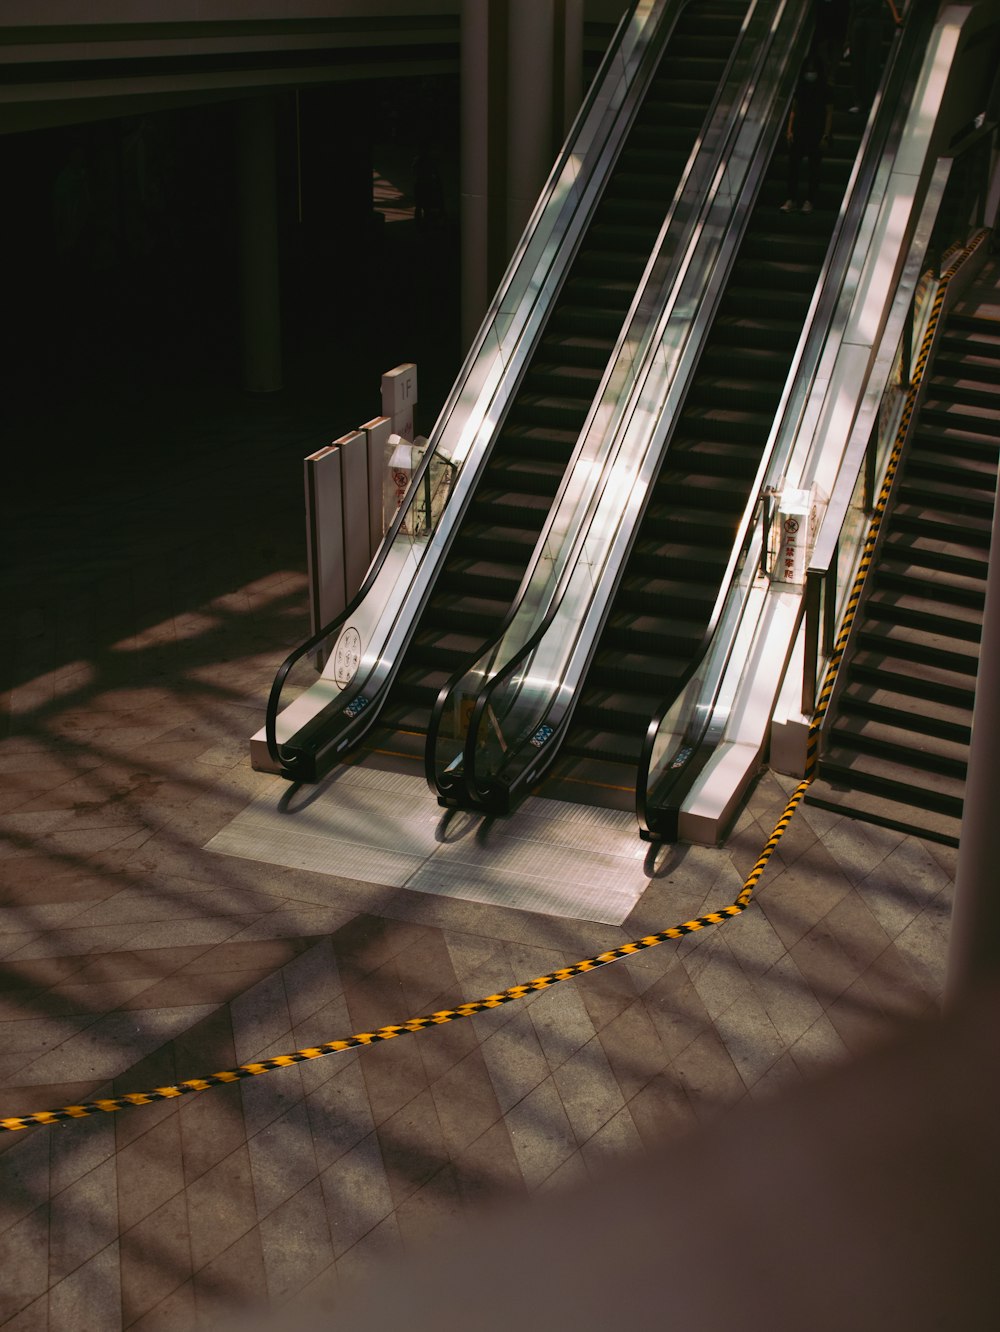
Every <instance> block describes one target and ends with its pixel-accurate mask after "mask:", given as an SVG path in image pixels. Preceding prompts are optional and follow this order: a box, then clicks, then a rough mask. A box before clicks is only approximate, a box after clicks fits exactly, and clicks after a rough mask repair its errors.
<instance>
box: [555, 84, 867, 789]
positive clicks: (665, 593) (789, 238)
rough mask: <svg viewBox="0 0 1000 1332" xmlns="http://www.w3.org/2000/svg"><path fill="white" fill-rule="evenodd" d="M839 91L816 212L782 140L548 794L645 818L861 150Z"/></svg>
mask: <svg viewBox="0 0 1000 1332" xmlns="http://www.w3.org/2000/svg"><path fill="white" fill-rule="evenodd" d="M845 73H846V71H845ZM833 92H834V106H835V113H834V121H833V132H832V135H831V142H830V145H829V147H828V150H827V152H826V154H825V157H824V160H823V166H822V177H821V186H820V190H819V195H818V198H816V199H814V200H813V201H812V202H813V205H814V208H813V211H812V212H811V213H803V212H801V211H798V210H795V211H793V212H788V213H785V212H782V211H781V205H782V203H783V201H784V200H785V197H786V188H787V187H786V173H787V155H786V152H785V144H784V136H783V134H782V133H780V132H779V133H778V137H777V146H776V149H775V152H774V154H773V156H772V160H771V163H770V166H769V168H768V170H767V172H766V175H765V177H764V180H763V182H762V184H761V189H760V192H759V195H758V198H757V201H756V204H755V207H754V210H753V213H752V215H751V218H750V221H749V223H748V226H747V230H746V232H745V235H744V238H743V241H742V243H741V246H740V249H739V252H738V254H737V258H736V261H735V264H734V266H733V269H732V272H731V275H730V278H729V281H728V284H727V286H726V289H725V291H724V293H723V295H722V298H721V301H720V304H719V307H718V312H717V314H716V317H715V320H714V322H713V325H712V328H711V330H710V332H709V335H708V339H707V341H706V345H705V349H704V351H703V353H702V356H701V359H700V362H699V367H698V371H697V373H696V375H695V378H694V380H693V382H692V385H691V388H690V390H689V392H688V395H687V398H686V400H685V403H684V406H683V408H682V410H681V413H680V416H679V418H678V422H677V426H676V428H675V431H674V435H673V438H672V441H671V444H670V446H669V450H668V453H667V457H666V460H665V462H664V465H663V467H662V469H661V472H660V474H659V476H658V478H657V480H656V483H655V485H654V487H653V490H652V493H651V496H650V499H649V503H648V507H647V509H646V512H645V515H644V517H643V519H642V521H641V524H640V527H639V531H638V533H637V536H636V541H635V545H634V547H633V551H632V554H631V556H630V558H629V561H628V563H627V565H626V568H625V571H624V574H623V576H622V580H621V584H620V586H619V588H618V591H617V594H616V596H615V599H614V602H613V604H612V607H611V610H610V612H609V616H608V620H607V622H606V624H605V626H604V630H603V633H602V636H601V638H600V639H599V641H598V644H597V647H596V651H595V654H594V657H593V660H592V662H591V666H590V670H589V673H588V675H587V677H586V679H585V681H584V685H583V688H582V691H581V694H580V698H579V701H578V704H577V708H576V711H575V713H574V716H573V721H572V723H571V726H570V729H569V731H568V734H567V737H566V740H565V742H564V744H563V748H562V752H561V754H560V757H559V759H558V760H557V761H556V763H555V764H554V765H553V767H552V769H551V772H550V775H549V777H548V779H547V780H546V781H545V782H544V783H543V784H542V786H541V788H540V789H541V793H542V794H547V795H550V796H560V797H563V798H567V799H575V800H579V801H583V802H587V803H593V804H601V805H608V806H612V807H617V808H621V809H632V808H634V802H635V796H634V792H635V781H636V766H637V762H638V759H639V755H640V750H641V747H642V742H643V737H644V735H645V732H646V728H647V725H648V724H649V720H650V718H651V717H652V715H653V713H654V712H655V711H656V709H657V707H658V706H659V705H660V704H661V703H662V702H663V701H664V699H666V698H667V697H669V696H670V695H671V693H673V692H676V689H677V688H678V687H679V685H680V684H681V682H682V678H683V676H684V674H685V671H686V670H688V668H689V667H690V664H691V662H692V659H693V657H694V654H695V652H696V650H697V649H698V647H699V645H700V644H701V642H702V639H703V637H704V634H705V631H706V627H707V624H708V620H709V617H710V614H711V609H712V606H713V603H714V601H715V598H716V595H717V593H718V591H719V585H720V578H721V576H722V573H723V571H724V568H725V565H726V562H727V559H728V557H729V554H730V551H731V548H732V543H733V541H734V539H735V536H736V531H737V527H738V524H739V520H740V517H741V516H742V513H743V510H744V506H745V505H746V502H747V499H748V496H749V490H750V486H751V484H752V482H753V478H754V475H755V473H756V471H757V467H758V465H759V463H760V460H761V457H762V454H763V450H764V446H765V444H766V442H767V438H768V434H769V432H770V429H771V425H772V421H773V419H774V416H775V412H776V410H777V407H778V404H779V400H780V396H781V391H782V388H783V385H784V382H785V378H786V376H787V374H788V371H789V368H790V365H791V361H792V357H793V353H794V350H795V346H796V344H797V342H798V339H799V336H800V334H801V332H802V329H803V325H804V322H805V318H806V314H807V311H808V307H809V304H810V300H811V298H812V294H813V290H814V287H815V285H816V282H817V280H818V278H819V274H820V270H821V268H822V265H823V260H824V258H825V255H826V251H827V248H828V245H829V242H830V238H831V235H832V233H833V228H834V224H835V222H836V218H837V213H838V211H839V209H840V204H841V201H842V199H843V195H844V191H845V189H846V186H847V182H848V179H849V176H850V171H851V167H852V165H853V162H854V157H855V155H856V152H857V149H858V145H859V143H860V138H861V131H862V124H861V118H860V117H859V116H857V115H851V114H850V113H849V112H848V110H847V107H848V105H849V102H850V93H849V89H848V87H847V86H845V80H844V78H840V80H839V82H838V85H837V86H835V88H834V90H833ZM775 128H776V130H778V129H779V127H775ZM780 128H781V129H783V126H782V127H780Z"/></svg>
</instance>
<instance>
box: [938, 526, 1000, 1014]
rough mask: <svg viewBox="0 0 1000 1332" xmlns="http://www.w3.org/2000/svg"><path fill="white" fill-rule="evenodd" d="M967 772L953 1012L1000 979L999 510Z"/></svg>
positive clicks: (949, 993)
mask: <svg viewBox="0 0 1000 1332" xmlns="http://www.w3.org/2000/svg"><path fill="white" fill-rule="evenodd" d="M992 543H993V544H992V547H991V549H992V552H993V557H994V558H993V561H992V562H991V567H990V574H989V578H988V581H987V584H986V605H985V608H984V611H983V638H982V644H981V646H980V650H979V673H978V677H977V680H976V703H975V707H974V709H973V722H972V743H971V745H970V747H969V772H968V777H967V779H966V786H965V809H964V812H963V815H962V832H961V844H960V846H959V849H958V872H957V875H956V878H955V904H954V906H953V908H952V917H951V941H950V947H949V954H948V979H947V984H946V987H945V999H946V1002H947V1003H948V1005H949V1006H951V1007H954V1006H955V1005H956V1004H957V1003H958V1001H959V1000H961V999H962V998H963V997H964V996H965V995H966V994H967V993H968V991H969V990H970V989H972V988H973V987H974V986H976V985H977V983H980V982H983V981H987V980H989V979H991V978H992V979H994V980H995V979H996V978H997V977H998V976H1000V818H998V817H997V757H996V756H997V754H998V753H1000V571H998V569H997V567H996V560H997V558H998V557H1000V503H998V504H997V505H996V507H995V509H994V512H993V536H992Z"/></svg>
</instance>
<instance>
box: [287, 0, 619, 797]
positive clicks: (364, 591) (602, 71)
mask: <svg viewBox="0 0 1000 1332" xmlns="http://www.w3.org/2000/svg"><path fill="white" fill-rule="evenodd" d="M638 3H639V0H633V4H632V5H631V6H630V7H629V9H628V10H627V11H626V12H625V13H624V14H623V15H622V16H621V18H620V19H619V21H618V24H617V26H616V28H615V32H614V35H613V37H612V39H611V41H610V42H609V43H608V46H607V49H606V50H605V53H604V55H603V57H602V59H601V62H600V65H599V66H598V69H597V73H596V74H595V76H594V78H593V80H592V81H591V84H590V86H589V88H588V90H587V93H586V96H585V97H584V99H583V102H582V104H581V106H580V109H579V111H578V112H577V115H576V118H575V120H574V124H573V128H572V129H571V131H570V134H569V136H568V137H567V140H566V143H565V144H564V145H563V148H562V150H561V152H560V154H559V156H558V158H557V160H556V163H555V166H554V167H553V170H552V172H551V173H550V175H549V180H548V182H547V187H546V189H545V190H543V192H542V195H541V196H540V197H539V200H538V203H537V204H536V206H535V209H534V212H533V215H532V220H533V218H534V216H535V215H536V214H537V213H538V212H539V211H540V210H541V209H542V207H543V204H544V201H545V200H546V199H547V198H548V197H549V196H550V194H551V191H552V188H553V182H554V181H557V180H558V179H559V178H560V173H561V171H562V169H563V167H564V165H565V161H566V158H567V156H568V155H569V153H570V152H571V151H572V145H573V143H574V140H575V135H576V131H577V128H578V127H579V126H580V125H582V124H584V123H585V122H586V119H587V117H588V115H589V114H590V113H591V111H592V110H593V106H594V103H595V102H596V100H597V97H598V95H599V93H600V92H601V90H602V88H603V85H604V81H605V79H606V78H607V76H608V73H609V70H610V67H611V64H612V62H613V60H614V59H615V56H616V53H617V51H618V48H619V46H620V44H621V40H622V37H623V34H624V33H625V31H626V30H627V27H628V25H629V23H630V22H631V20H632V18H633V16H634V13H635V10H636V8H637V6H638ZM529 226H530V223H529ZM515 259H516V252H515V256H514V257H513V258H512V260H511V264H510V265H509V267H508V271H507V273H506V274H505V276H504V279H503V280H502V281H501V283H500V287H499V288H498V290H497V293H496V295H495V296H494V298H493V301H492V302H491V306H490V310H489V311H488V312H487V316H486V318H485V319H484V321H483V325H482V327H481V329H480V332H479V336H477V338H476V339H475V341H474V342H473V344H472V346H471V347H470V349H469V352H468V354H467V356H466V358H465V362H464V364H463V367H462V370H461V371H460V373H459V375H458V378H457V380H456V383H455V386H454V387H453V389H452V392H451V394H450V395H449V400H448V402H447V403H446V404H445V408H444V410H443V411H442V413H441V417H440V419H441V420H447V419H449V418H450V414H451V412H452V411H453V410H454V407H455V405H456V403H457V401H458V399H459V397H460V392H461V387H462V385H463V384H464V382H465V380H466V378H467V372H468V370H469V368H470V367H471V366H472V365H473V364H474V363H475V359H476V357H477V355H478V354H479V352H480V351H481V348H482V343H483V337H484V334H485V331H486V330H487V329H488V328H490V327H491V326H492V319H491V316H493V315H494V314H495V313H496V311H498V310H499V309H500V306H501V304H502V300H503V296H504V293H505V291H506V289H507V287H508V285H509V282H510V280H511V277H512V273H513V271H514V267H515V263H514V261H515ZM434 433H437V431H436V429H435V432H434ZM436 450H437V441H435V440H434V439H433V435H432V441H431V443H429V444H428V446H427V448H426V449H425V451H424V456H423V458H422V459H421V460H420V464H419V465H418V467H417V470H416V471H415V472H414V474H413V476H412V478H411V482H410V487H409V489H408V490H407V493H406V495H405V496H404V499H403V502H402V503H401V504H400V506H399V509H398V511H397V513H396V516H395V518H394V519H393V522H392V523H391V524H390V526H389V529H388V531H387V532H386V534H385V536H384V537H383V539H382V543H381V545H380V547H379V550H378V553H377V555H376V557H375V560H374V561H373V563H372V564H371V566H370V567H369V569H368V572H367V574H366V575H365V579H364V582H363V583H362V585H361V587H360V588H359V589H358V591H357V592H356V593H355V595H354V597H352V598H351V600H350V602H349V603H348V605H347V607H346V608H345V609H344V610H343V611H342V612H340V614H339V615H337V616H336V617H335V618H334V619H333V620H331V621H330V622H329V623H328V624H326V625H324V626H323V627H322V628H321V629H319V630H317V631H316V633H314V634H313V635H312V636H311V637H310V638H308V639H307V640H306V641H305V642H304V643H301V644H300V645H299V646H298V647H297V648H296V649H295V650H294V651H293V652H291V653H290V654H289V655H288V656H287V657H286V658H285V660H284V661H283V662H282V663H281V665H280V666H279V667H278V670H277V672H276V674H275V677H274V681H273V683H272V685H271V690H270V693H269V694H268V701H267V709H266V712H265V719H264V733H265V740H266V744H267V752H268V755H269V756H270V758H271V761H272V763H274V764H276V765H277V766H278V767H279V768H280V769H281V770H282V771H283V772H285V773H287V774H288V775H290V776H295V775H296V772H295V769H296V767H297V766H301V758H300V757H299V756H298V755H287V756H286V755H283V754H282V753H281V746H280V745H279V743H278V738H277V717H278V704H279V703H280V700H281V694H282V691H283V689H284V685H285V681H286V680H287V678H288V675H289V673H290V671H291V670H292V669H293V668H294V666H295V665H296V663H297V662H299V661H301V660H302V658H303V657H305V656H307V655H308V653H310V652H312V651H313V650H315V649H316V648H317V647H319V646H320V644H321V643H322V642H323V641H324V640H325V639H326V638H328V637H329V636H330V635H331V634H333V633H334V632H335V631H336V630H337V629H339V628H340V627H341V626H342V625H343V624H344V623H345V622H346V621H347V619H348V618H349V617H350V616H351V615H352V614H353V613H354V611H355V610H357V608H358V606H360V605H361V603H362V601H363V600H364V599H365V597H366V596H367V595H368V593H369V592H370V591H371V588H372V586H373V585H374V583H375V580H376V578H377V577H378V574H379V573H380V571H381V569H382V567H383V565H384V564H385V561H386V559H387V557H388V552H389V549H390V547H391V545H392V543H393V541H394V540H395V538H396V536H397V534H398V532H399V529H400V527H401V526H402V523H403V521H404V519H405V516H406V513H407V511H408V509H409V506H410V502H411V500H412V499H413V497H414V495H415V494H416V492H417V489H418V487H419V485H420V483H421V482H422V480H423V478H424V477H425V475H426V472H427V468H428V467H429V466H430V463H431V459H432V457H433V456H434V455H435V454H436ZM451 494H452V492H451V491H449V495H448V499H449V500H450V498H451ZM373 716H374V712H371V713H367V712H366V714H365V721H366V725H365V729H367V725H368V724H370V721H371V719H372V717H373Z"/></svg>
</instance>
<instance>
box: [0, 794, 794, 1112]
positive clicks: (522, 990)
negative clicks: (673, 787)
mask: <svg viewBox="0 0 1000 1332" xmlns="http://www.w3.org/2000/svg"><path fill="white" fill-rule="evenodd" d="M808 785H809V783H808V782H802V783H800V785H799V786H798V787H797V788H796V790H795V792H794V794H793V795H792V797H791V799H790V800H789V802H788V804H787V805H786V807H785V810H784V813H783V814H782V815H781V818H780V819H779V820H778V822H777V823H776V824H775V827H774V832H773V833H772V834H771V836H770V837H769V838H768V841H767V844H766V845H765V847H764V849H763V851H761V853H760V856H759V857H758V859H757V863H756V865H754V867H753V869H752V870H751V871H750V874H749V875H748V877H747V879H746V882H745V883H744V885H743V889H742V891H741V892H740V895H739V897H737V899H736V901H735V902H733V903H732V904H731V905H730V906H724V907H720V908H719V909H718V910H717V911H709V912H707V913H706V914H705V915H704V916H696V917H695V919H694V920H687V921H685V922H684V924H683V925H674V926H673V927H672V928H671V929H669V930H660V932H659V933H658V934H647V935H646V936H645V937H644V938H642V939H634V940H633V941H632V942H631V943H624V944H620V945H619V946H618V947H617V948H609V949H608V951H607V952H605V953H598V954H597V956H596V957H585V958H584V959H583V960H582V961H580V962H573V963H572V964H571V965H570V966H568V967H559V969H558V970H557V971H550V972H549V973H548V975H546V976H538V977H537V978H536V979H535V980H532V981H525V982H523V983H522V984H520V985H512V986H511V987H510V989H508V990H501V991H500V992H499V993H498V994H490V995H487V996H486V997H485V998H484V999H473V1000H471V1001H470V1002H469V1003H466V1004H459V1005H458V1007H457V1008H444V1009H442V1010H441V1011H440V1012H438V1013H427V1014H426V1015H425V1016H424V1017H414V1018H409V1019H408V1020H407V1021H406V1022H400V1023H395V1024H393V1025H392V1026H388V1027H379V1028H378V1030H377V1031H362V1032H358V1033H357V1035H355V1036H345V1037H344V1038H343V1039H342V1040H339V1041H326V1042H325V1043H324V1044H323V1045H313V1046H309V1047H308V1048H307V1049H305V1050H293V1051H292V1052H291V1053H290V1054H282V1055H275V1056H274V1057H273V1058H271V1059H261V1060H260V1061H259V1062H258V1063H254V1064H239V1065H238V1066H237V1067H236V1068H227V1069H223V1071H222V1072H221V1073H209V1074H208V1076H207V1077H204V1078H188V1079H187V1080H186V1081H185V1082H176V1083H173V1084H171V1085H170V1086H169V1087H154V1088H153V1089H152V1090H151V1091H145V1092H129V1093H128V1094H127V1095H125V1096H108V1097H102V1098H101V1099H100V1100H96V1101H81V1102H80V1104H79V1105H64V1106H62V1107H61V1108H60V1109H58V1110H38V1111H36V1112H35V1113H34V1114H31V1115H15V1116H12V1117H10V1118H9V1119H0V1129H3V1130H6V1131H8V1132H13V1131H15V1130H16V1129H23V1128H30V1127H31V1126H32V1125H35V1124H56V1123H58V1122H59V1120H61V1119H83V1118H85V1117H86V1116H87V1115H92V1114H95V1113H96V1112H97V1111H100V1110H103V1111H106V1112H109V1113H110V1112H112V1111H115V1110H127V1109H129V1107H130V1106H137V1105H150V1104H152V1102H154V1101H171V1100H173V1099H175V1098H176V1097H178V1096H188V1095H190V1094H191V1093H192V1092H200V1091H206V1090H207V1089H208V1088H209V1087H218V1086H221V1085H222V1084H223V1083H227V1082H238V1081H239V1080H240V1079H241V1078H255V1077H257V1076H258V1075H259V1074H261V1073H270V1072H271V1070H272V1069H275V1068H288V1067H289V1065H291V1064H301V1063H304V1062H305V1061H306V1060H307V1059H322V1058H323V1056H324V1055H330V1054H340V1053H341V1051H343V1050H353V1049H355V1048H356V1047H357V1046H359V1045H375V1044H377V1043H378V1042H379V1041H391V1040H393V1039H394V1038H395V1037H397V1036H407V1035H409V1034H410V1033H411V1032H415V1031H424V1030H425V1029H426V1028H427V1027H439V1026H441V1025H443V1024H444V1023H446V1022H455V1021H456V1020H457V1019H458V1018H467V1017H472V1016H473V1015H474V1014H475V1013H483V1012H485V1011H486V1010H487V1009H490V1008H500V1007H501V1005H503V1004H509V1003H511V1002H513V1000H515V999H524V998H525V997H526V996H527V995H529V994H534V993H536V992H537V991H538V990H547V989H548V988H549V987H550V986H551V985H558V984H559V982H560V981H564V980H569V979H570V978H571V977H573V976H582V975H584V974H585V973H586V972H588V971H596V970H597V968H598V967H606V966H607V965H608V963H609V962H617V961H619V960H620V959H621V958H623V957H631V956H632V955H633V953H641V952H642V951H643V949H645V948H655V947H656V945H657V944H661V943H666V942H667V940H668V939H683V937H684V936H685V935H686V934H694V933H696V932H697V931H698V930H704V929H706V928H708V927H709V926H711V925H721V924H723V922H724V921H727V920H730V919H732V917H733V916H738V915H740V914H741V913H742V912H744V911H745V910H746V909H747V907H748V906H749V905H750V899H751V897H752V896H753V891H754V889H755V888H756V886H757V881H758V880H759V879H760V876H761V875H762V874H763V872H764V867H765V866H766V865H767V862H768V861H769V860H770V858H771V853H772V852H773V851H774V849H775V847H776V846H777V845H778V842H779V841H780V840H781V837H782V834H783V833H784V831H785V829H786V828H787V827H788V824H789V822H790V821H791V818H792V815H793V814H794V813H795V810H796V807H797V806H798V804H799V801H800V800H801V799H802V797H803V796H804V795H805V793H806V788H807V786H808Z"/></svg>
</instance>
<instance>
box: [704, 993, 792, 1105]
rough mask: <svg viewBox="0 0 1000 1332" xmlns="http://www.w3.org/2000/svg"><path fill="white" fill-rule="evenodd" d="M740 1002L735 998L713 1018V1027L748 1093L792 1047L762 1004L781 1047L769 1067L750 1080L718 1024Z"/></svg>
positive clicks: (770, 1061)
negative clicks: (734, 1056)
mask: <svg viewBox="0 0 1000 1332" xmlns="http://www.w3.org/2000/svg"><path fill="white" fill-rule="evenodd" d="M739 1004H740V1000H739V999H736V1000H734V1001H733V1003H731V1004H730V1005H729V1007H728V1008H727V1009H725V1010H724V1011H723V1012H722V1013H720V1014H719V1015H718V1017H717V1018H715V1019H713V1022H712V1027H713V1030H714V1031H715V1032H716V1035H717V1036H718V1038H719V1040H720V1041H721V1042H722V1045H723V1047H724V1048H725V1051H726V1054H727V1056H728V1057H729V1062H730V1063H731V1064H732V1066H733V1068H735V1070H736V1072H737V1075H738V1076H739V1078H740V1081H741V1082H742V1083H743V1086H744V1087H745V1088H746V1091H747V1093H750V1092H752V1091H753V1089H754V1087H756V1086H757V1085H758V1084H759V1083H760V1081H761V1079H762V1078H764V1077H766V1076H767V1074H768V1073H769V1072H770V1071H771V1069H772V1068H774V1066H775V1064H777V1063H778V1062H779V1061H780V1060H781V1058H782V1057H783V1056H784V1055H786V1054H787V1053H788V1051H789V1048H790V1047H789V1044H788V1042H787V1041H786V1040H785V1038H784V1037H783V1036H782V1034H781V1032H780V1031H779V1030H778V1029H777V1027H776V1026H775V1025H774V1023H773V1022H772V1021H771V1018H770V1015H769V1014H768V1012H767V1010H766V1009H765V1008H764V1005H763V1004H761V1009H762V1013H763V1017H764V1018H765V1019H766V1021H767V1023H768V1025H769V1026H770V1028H771V1030H772V1031H773V1032H774V1036H775V1040H776V1041H777V1044H778V1045H779V1046H780V1047H781V1048H780V1050H779V1052H778V1054H776V1055H775V1056H774V1058H773V1059H770V1060H769V1061H768V1064H767V1067H766V1068H764V1069H763V1070H762V1071H761V1072H760V1073H759V1074H758V1075H757V1077H755V1078H754V1080H753V1081H752V1082H748V1081H747V1078H746V1074H745V1073H744V1072H743V1069H742V1068H740V1066H739V1064H738V1063H737V1062H736V1060H735V1059H734V1058H733V1056H732V1054H731V1053H730V1050H729V1046H728V1044H727V1042H726V1040H725V1038H724V1037H723V1036H722V1033H721V1032H720V1031H719V1026H718V1024H719V1020H720V1019H721V1018H724V1017H725V1016H726V1014H727V1013H731V1012H732V1011H733V1009H735V1008H737V1007H739Z"/></svg>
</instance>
